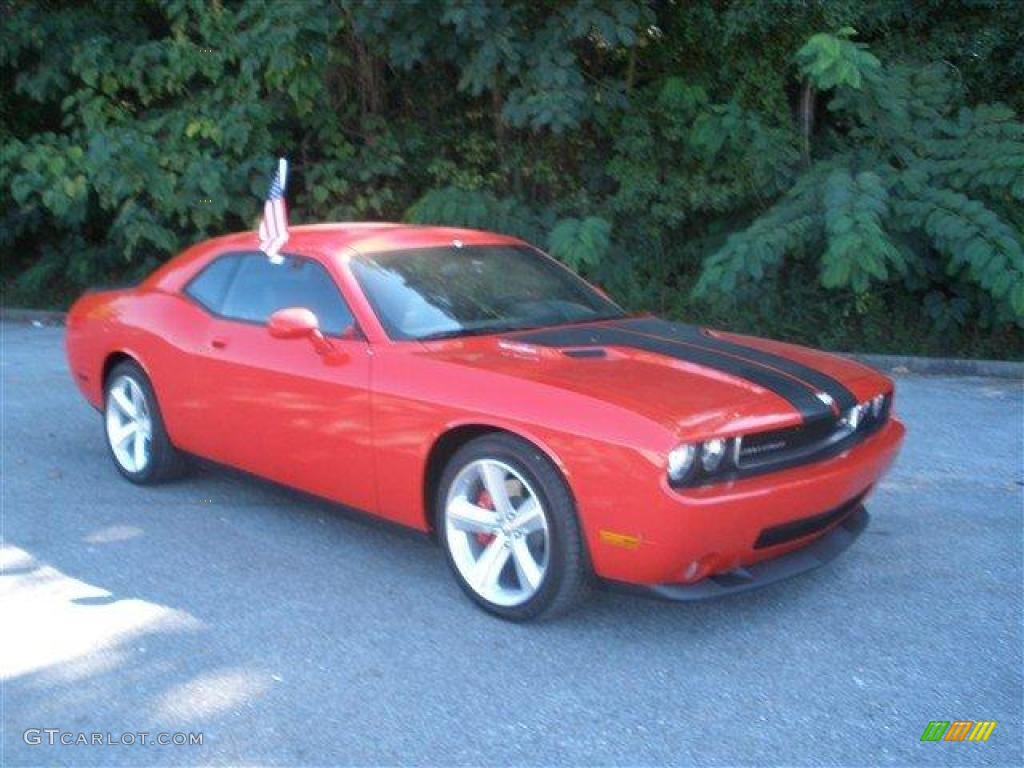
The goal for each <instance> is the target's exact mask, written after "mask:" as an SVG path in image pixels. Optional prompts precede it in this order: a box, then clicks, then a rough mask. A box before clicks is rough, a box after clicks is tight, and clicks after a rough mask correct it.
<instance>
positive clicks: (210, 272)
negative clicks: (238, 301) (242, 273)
mask: <svg viewBox="0 0 1024 768" xmlns="http://www.w3.org/2000/svg"><path fill="white" fill-rule="evenodd" d="M240 260H241V256H240V255H237V254H235V255H231V256H221V257H220V258H217V259H214V260H213V261H212V262H210V263H209V264H207V265H206V266H205V267H204V268H203V269H202V271H200V273H199V274H198V275H196V276H195V277H193V278H192V280H191V281H190V282H189V283H188V285H186V286H185V294H186V295H187V296H189V297H190V298H192V299H194V300H195V301H197V302H199V303H200V304H201V305H202V306H203V307H205V308H206V309H207V310H209V311H210V312H213V313H219V312H220V309H221V306H222V305H223V304H224V296H225V295H226V294H227V292H228V286H230V285H231V280H232V278H234V276H235V272H236V271H237V270H238V264H239V261H240Z"/></svg>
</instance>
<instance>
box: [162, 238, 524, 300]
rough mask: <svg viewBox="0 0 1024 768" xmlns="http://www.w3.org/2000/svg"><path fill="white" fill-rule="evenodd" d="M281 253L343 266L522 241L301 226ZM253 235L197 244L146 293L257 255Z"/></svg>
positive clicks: (167, 266) (165, 267) (171, 263)
mask: <svg viewBox="0 0 1024 768" xmlns="http://www.w3.org/2000/svg"><path fill="white" fill-rule="evenodd" d="M288 234H289V237H288V243H287V244H286V245H285V246H284V248H282V249H281V250H282V252H284V253H295V254H299V255H303V256H310V257H313V258H316V259H319V260H321V261H325V260H338V261H341V262H345V261H347V260H348V259H349V258H350V257H351V256H352V255H353V254H354V253H355V254H363V253H367V254H368V253H382V252H385V251H404V250H415V249H417V248H435V247H439V246H446V245H451V244H452V243H454V242H455V241H458V242H459V243H461V244H462V245H517V244H522V243H523V241H522V240H520V239H519V238H515V237H510V236H509V235H499V234H497V233H495V232H484V231H482V230H477V229H462V228H458V227H437V226H431V225H419V224H403V223H400V222H387V221H382V222H365V221H364V222H354V221H353V222H331V223H325V224H302V225H299V226H292V227H290V228H289V230H288ZM258 249H259V237H258V235H257V234H256V231H255V230H249V231H247V232H235V233H233V234H229V235H221V236H220V237H214V238H211V239H209V240H204V241H202V242H200V243H196V244H195V245H193V246H192V247H190V248H187V249H186V250H185V251H183V252H182V253H181V254H179V255H178V256H177V257H175V258H173V259H171V260H170V261H168V262H166V263H165V264H163V265H162V266H161V267H159V268H157V270H156V271H155V272H153V273H152V274H151V275H150V276H149V277H148V278H146V280H145V281H143V284H142V285H143V286H144V287H147V288H160V289H163V290H179V289H180V288H181V287H182V286H183V285H184V283H185V282H186V281H187V280H188V279H189V278H190V277H191V276H192V274H194V273H195V271H196V270H197V269H199V268H201V266H202V265H204V264H205V263H206V262H207V261H209V259H210V258H211V257H215V256H217V255H218V254H223V253H226V252H229V251H236V250H237V251H256V250H258Z"/></svg>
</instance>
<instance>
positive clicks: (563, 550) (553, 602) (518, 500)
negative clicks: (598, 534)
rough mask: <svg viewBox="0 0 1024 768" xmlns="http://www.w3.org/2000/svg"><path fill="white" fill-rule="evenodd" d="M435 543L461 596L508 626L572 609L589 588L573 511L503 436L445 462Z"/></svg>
mask: <svg viewBox="0 0 1024 768" xmlns="http://www.w3.org/2000/svg"><path fill="white" fill-rule="evenodd" d="M434 508H435V510H436V519H435V523H436V527H437V531H438V536H439V539H440V541H441V544H442V547H443V549H444V552H445V557H446V559H447V560H448V565H449V566H450V567H451V569H452V572H453V573H454V574H455V579H456V581H458V583H459V586H461V587H462V589H463V591H465V593H466V594H467V595H469V597H470V598H471V599H472V600H473V601H474V602H475V603H476V604H477V605H479V606H480V607H482V608H483V609H484V610H486V611H488V612H490V613H493V614H495V615H496V616H500V617H502V618H504V619H510V620H512V621H528V620H531V619H538V618H551V617H554V616H557V615H560V614H562V613H565V612H566V611H569V610H571V609H572V608H574V607H575V606H576V605H578V604H579V603H580V602H582V600H583V599H584V597H585V596H586V594H587V592H588V589H589V586H590V580H591V572H590V562H589V559H588V557H587V551H586V544H585V542H584V539H583V536H582V533H581V531H580V525H579V520H578V518H577V515H576V505H575V503H574V502H573V499H572V495H571V493H570V492H569V488H568V485H567V484H566V482H565V479H564V478H563V477H562V475H561V473H560V472H559V471H558V469H557V468H556V467H555V466H554V465H553V464H552V463H551V461H550V460H549V459H548V458H547V456H545V455H544V454H543V453H542V452H541V451H540V450H538V449H537V448H536V447H535V446H533V445H531V444H530V443H528V442H526V441H525V440H521V439H519V438H517V437H514V436H512V435H508V434H492V435H485V436H483V437H479V438H477V439H475V440H472V441H471V442H469V443H467V444H466V445H464V446H463V447H462V448H460V449H459V450H458V451H457V452H456V453H455V455H454V456H453V457H452V458H451V460H450V461H449V462H448V465H447V467H445V470H444V473H443V474H442V476H441V482H440V483H439V487H438V493H437V498H436V500H435V507H434Z"/></svg>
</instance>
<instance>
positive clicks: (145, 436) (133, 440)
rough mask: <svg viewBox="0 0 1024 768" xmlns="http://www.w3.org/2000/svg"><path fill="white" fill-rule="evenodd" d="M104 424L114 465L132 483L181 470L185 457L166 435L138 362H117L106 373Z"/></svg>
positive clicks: (156, 479) (155, 479)
mask: <svg viewBox="0 0 1024 768" xmlns="http://www.w3.org/2000/svg"><path fill="white" fill-rule="evenodd" d="M103 424H104V433H105V435H106V438H107V448H109V449H110V456H111V458H113V460H114V466H116V467H117V470H118V472H120V473H121V474H122V475H123V476H124V477H126V478H127V479H128V480H131V481H132V482H133V483H137V484H139V485H150V484H154V483H160V482H163V481H165V480H170V479H173V478H175V477H178V476H180V475H181V474H182V473H183V472H184V469H185V458H184V457H183V456H182V454H181V453H180V452H179V451H178V450H177V449H176V448H175V447H174V446H173V445H172V444H171V441H170V438H168V437H167V430H166V429H165V428H164V421H163V417H162V416H161V414H160V406H159V404H158V403H157V401H156V393H155V392H154V391H153V386H152V385H151V384H150V382H149V378H148V377H147V376H146V374H145V372H144V371H143V370H142V368H141V366H139V364H138V363H136V362H134V361H130V360H127V361H125V362H122V363H119V364H118V365H116V366H114V369H113V370H112V371H111V372H110V374H109V375H108V376H107V379H106V382H105V383H104V396H103Z"/></svg>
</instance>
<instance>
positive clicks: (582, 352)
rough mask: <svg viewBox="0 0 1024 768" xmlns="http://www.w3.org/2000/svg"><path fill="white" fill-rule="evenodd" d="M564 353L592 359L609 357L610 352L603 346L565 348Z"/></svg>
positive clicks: (567, 355) (568, 355)
mask: <svg viewBox="0 0 1024 768" xmlns="http://www.w3.org/2000/svg"><path fill="white" fill-rule="evenodd" d="M562 354H563V355H565V356H566V357H573V358H579V359H584V360H586V359H590V358H600V357H608V352H607V351H606V350H604V349H602V348H601V347H584V348H583V349H563V350H562Z"/></svg>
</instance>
